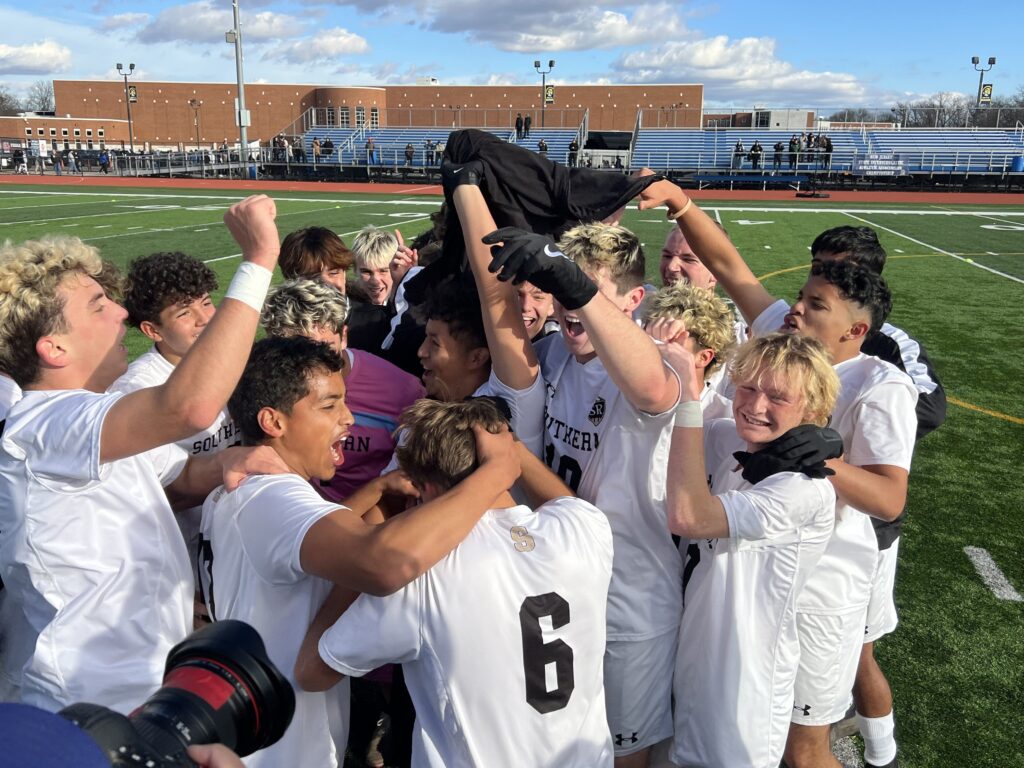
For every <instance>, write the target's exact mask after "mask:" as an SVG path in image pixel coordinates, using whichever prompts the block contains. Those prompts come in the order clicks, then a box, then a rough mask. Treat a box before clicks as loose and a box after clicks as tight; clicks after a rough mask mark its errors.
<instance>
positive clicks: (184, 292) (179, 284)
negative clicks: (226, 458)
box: [107, 252, 242, 616]
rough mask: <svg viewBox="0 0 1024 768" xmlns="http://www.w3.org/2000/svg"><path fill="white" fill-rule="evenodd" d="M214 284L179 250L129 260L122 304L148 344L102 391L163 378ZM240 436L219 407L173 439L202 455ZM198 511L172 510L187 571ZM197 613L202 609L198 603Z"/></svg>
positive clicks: (192, 332) (209, 310)
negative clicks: (204, 423) (204, 424)
mask: <svg viewBox="0 0 1024 768" xmlns="http://www.w3.org/2000/svg"><path fill="white" fill-rule="evenodd" d="M216 289H217V277H216V275H214V274H213V271H212V270H211V269H210V268H209V267H207V266H206V265H205V264H203V263H202V262H200V261H198V260H196V259H194V258H192V257H191V256H187V255H185V254H184V253H180V252H173V253H166V252H165V253H154V254H151V255H149V256H143V257H142V258H139V259H136V260H135V261H133V262H132V263H131V265H130V266H129V268H128V274H127V276H126V277H125V294H124V308H125V310H127V312H128V324H129V325H132V326H134V327H136V328H138V329H139V330H140V331H142V333H143V334H144V335H145V336H146V337H147V338H149V339H151V340H152V341H153V346H152V347H150V348H149V350H147V351H146V352H143V353H142V354H141V355H139V357H138V358H136V359H135V360H133V361H132V362H131V363H130V364H129V365H128V370H127V371H126V372H125V373H124V374H123V375H121V376H120V377H118V379H117V380H116V381H115V382H114V383H113V384H111V385H110V387H109V388H108V390H107V391H108V392H124V393H128V392H134V391H135V390H138V389H143V388H145V387H157V386H160V385H161V384H163V383H164V382H166V381H167V378H168V377H169V376H170V375H171V373H172V372H173V371H174V367H175V366H176V365H177V364H178V363H180V362H181V360H182V358H183V357H184V356H185V354H186V353H187V352H188V350H189V349H191V348H192V345H193V344H194V343H195V342H196V340H197V339H198V338H199V335H200V334H201V333H202V332H203V331H204V330H205V329H206V328H207V326H208V325H209V323H210V321H211V320H212V319H213V315H214V312H216V307H215V306H214V304H213V299H211V298H210V292H211V291H214V290H216ZM241 441H242V440H241V436H240V435H239V434H237V433H236V431H235V425H234V422H232V421H231V417H230V416H228V412H227V409H226V408H225V409H223V410H222V411H221V412H220V414H218V416H217V418H216V419H215V420H214V422H213V424H211V425H210V427H209V428H208V429H204V430H203V431H201V432H198V433H196V434H194V435H189V436H187V437H185V438H183V439H182V440H178V441H177V445H178V447H179V448H181V449H182V450H183V451H184V452H185V453H186V454H188V455H189V456H207V455H210V454H214V453H218V452H219V451H221V450H223V449H224V448H227V447H229V446H232V445H238V444H240V443H241ZM202 511H203V508H202V505H201V504H200V505H197V506H195V507H193V508H191V509H186V510H178V511H177V512H176V515H177V519H178V527H179V528H181V533H182V535H183V536H184V538H185V545H186V547H187V548H188V553H189V559H190V560H191V562H192V572H193V573H195V564H196V545H197V544H198V541H199V518H200V517H201V515H202ZM197 615H200V616H201V615H203V614H202V612H200V611H199V607H198V606H197Z"/></svg>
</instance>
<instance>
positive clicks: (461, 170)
mask: <svg viewBox="0 0 1024 768" xmlns="http://www.w3.org/2000/svg"><path fill="white" fill-rule="evenodd" d="M483 183H484V164H483V163H482V162H480V161H479V160H470V161H469V162H466V163H453V162H452V161H451V160H445V161H444V162H443V163H441V186H443V187H444V191H445V192H446V193H447V194H451V193H453V192H454V191H455V188H456V187H458V186H461V185H462V184H472V185H473V186H474V187H479V186H480V185H482V184H483Z"/></svg>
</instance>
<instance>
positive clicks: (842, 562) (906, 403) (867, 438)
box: [752, 301, 917, 614]
mask: <svg viewBox="0 0 1024 768" xmlns="http://www.w3.org/2000/svg"><path fill="white" fill-rule="evenodd" d="M788 311H789V308H788V305H787V304H786V302H784V301H777V302H775V304H773V305H771V306H770V307H768V308H767V309H766V310H765V311H764V312H762V313H761V315H759V316H758V318H757V319H756V320H755V321H754V323H753V326H752V327H753V329H754V334H755V335H757V336H760V335H764V334H766V333H772V332H774V331H777V330H778V329H779V327H780V326H781V324H782V318H784V317H785V315H786V313H787V312H788ZM835 371H836V374H837V375H838V376H839V398H838V399H837V401H836V407H835V410H833V412H832V419H831V421H830V422H829V426H830V427H831V428H832V429H834V430H836V431H837V432H838V433H839V434H840V435H841V436H842V438H843V448H844V454H843V460H844V461H846V462H847V463H848V464H852V465H854V466H857V467H863V466H869V465H874V464H886V465H890V466H895V467H901V468H902V469H905V470H907V471H908V472H909V471H910V460H911V458H912V456H913V452H914V435H915V433H916V431H917V416H916V414H915V412H914V408H915V406H916V405H917V389H916V388H915V387H914V382H913V381H912V380H911V379H910V377H909V376H907V374H905V373H903V371H901V370H899V369H898V368H896V367H895V366H894V365H890V364H889V363H887V362H885V361H883V360H879V359H878V358H876V357H870V356H868V355H864V354H861V355H857V357H854V358H851V359H849V360H846V361H844V362H842V363H839V364H838V365H836V366H835ZM877 559H878V541H877V539H876V537H875V532H874V528H873V527H872V524H871V518H870V517H868V515H866V514H864V513H863V512H861V511H860V510H858V509H857V508H856V507H853V506H851V505H849V504H847V503H845V502H844V501H843V500H842V499H841V498H840V499H839V500H838V501H837V504H836V527H835V530H834V532H833V534H832V538H831V540H830V541H829V546H828V549H827V550H826V551H825V554H824V556H823V557H822V559H821V562H820V563H819V564H818V568H817V569H815V572H814V574H813V575H812V577H811V579H810V580H809V581H808V583H807V588H806V589H805V590H804V592H803V594H802V596H801V598H800V601H799V603H798V607H799V610H800V611H801V612H802V613H815V614H839V613H846V612H848V611H850V610H853V609H858V608H863V607H864V606H866V605H867V604H868V598H869V597H870V594H871V583H872V579H873V576H874V572H875V565H876V562H877Z"/></svg>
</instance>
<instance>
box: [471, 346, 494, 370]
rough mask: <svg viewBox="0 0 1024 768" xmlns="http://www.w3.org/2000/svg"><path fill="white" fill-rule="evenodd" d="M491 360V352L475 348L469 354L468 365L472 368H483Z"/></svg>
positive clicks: (485, 348) (482, 348)
mask: <svg viewBox="0 0 1024 768" xmlns="http://www.w3.org/2000/svg"><path fill="white" fill-rule="evenodd" d="M490 359H491V351H490V350H489V349H488V348H487V347H476V348H474V349H473V350H472V351H470V353H469V364H470V365H471V366H472V367H473V368H483V367H484V366H485V365H487V363H488V361H489V360H490Z"/></svg>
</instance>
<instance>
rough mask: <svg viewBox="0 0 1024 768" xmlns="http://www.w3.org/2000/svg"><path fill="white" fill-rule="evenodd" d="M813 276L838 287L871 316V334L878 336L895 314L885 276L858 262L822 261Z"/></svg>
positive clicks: (814, 268)
mask: <svg viewBox="0 0 1024 768" xmlns="http://www.w3.org/2000/svg"><path fill="white" fill-rule="evenodd" d="M811 274H812V275H815V276H819V277H821V278H823V279H824V280H825V282H826V283H829V284H830V285H834V286H835V288H836V290H837V291H839V295H840V296H841V297H842V298H843V299H844V300H846V301H853V302H855V303H856V304H857V305H859V306H860V307H861V308H862V309H865V310H867V311H868V313H869V314H870V315H871V330H870V331H869V335H870V334H873V333H876V332H877V331H878V329H879V328H881V327H882V323H884V322H885V318H887V317H888V316H889V313H890V312H891V311H892V293H891V292H890V291H889V286H888V285H886V282H885V280H883V279H882V276H881V275H879V274H877V273H876V272H873V271H871V270H870V269H869V268H868V267H865V266H863V265H861V264H858V263H857V262H854V261H821V262H815V263H814V264H813V265H811Z"/></svg>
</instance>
